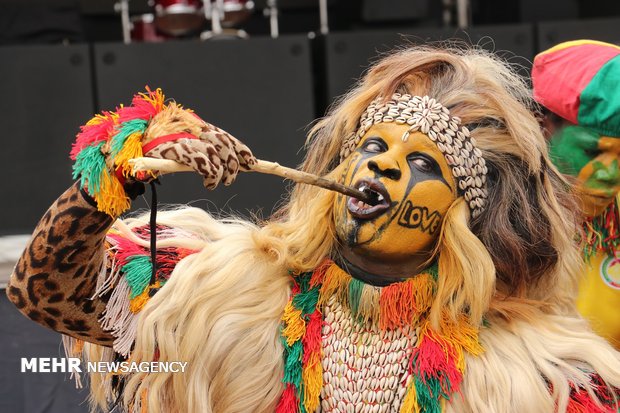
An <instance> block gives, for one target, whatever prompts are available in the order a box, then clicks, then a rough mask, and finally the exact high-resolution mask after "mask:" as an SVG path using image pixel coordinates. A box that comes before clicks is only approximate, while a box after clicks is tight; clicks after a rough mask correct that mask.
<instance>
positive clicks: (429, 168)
mask: <svg viewBox="0 0 620 413" xmlns="http://www.w3.org/2000/svg"><path fill="white" fill-rule="evenodd" d="M408 160H409V163H410V164H411V165H412V166H413V167H414V168H415V169H416V170H418V171H420V172H424V173H431V172H438V169H439V165H437V163H436V162H435V161H434V160H433V159H430V158H429V157H428V156H426V155H424V154H422V153H414V154H412V155H409V157H408Z"/></svg>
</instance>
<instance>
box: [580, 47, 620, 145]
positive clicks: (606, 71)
mask: <svg viewBox="0 0 620 413" xmlns="http://www.w3.org/2000/svg"><path fill="white" fill-rule="evenodd" d="M619 84H620V55H619V56H616V57H614V58H613V59H611V60H610V61H609V62H607V63H605V65H603V67H601V68H600V70H599V71H598V72H597V73H596V74H595V75H594V77H593V78H592V80H591V81H590V83H588V85H587V86H586V87H585V88H584V89H583V91H582V92H581V95H580V97H579V100H580V104H579V113H578V114H577V120H578V123H579V124H580V125H583V126H587V127H589V128H591V129H594V130H595V131H597V132H599V133H600V134H601V135H605V136H612V137H620V89H619V88H618V85H619Z"/></svg>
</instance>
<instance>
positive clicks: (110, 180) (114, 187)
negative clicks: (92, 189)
mask: <svg viewBox="0 0 620 413" xmlns="http://www.w3.org/2000/svg"><path fill="white" fill-rule="evenodd" d="M94 198H95V201H97V207H98V208H99V210H100V211H103V212H105V213H106V214H108V215H111V216H113V217H117V216H119V215H120V214H122V213H123V212H125V211H127V210H128V209H129V208H130V207H131V201H130V200H129V197H127V195H126V194H125V189H123V185H121V183H120V182H119V181H118V179H116V177H112V176H111V175H110V173H109V172H107V171H105V172H104V173H103V174H102V176H101V188H100V190H99V193H97V194H95V197H94Z"/></svg>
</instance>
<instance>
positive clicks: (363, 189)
mask: <svg viewBox="0 0 620 413" xmlns="http://www.w3.org/2000/svg"><path fill="white" fill-rule="evenodd" d="M366 188H368V187H367V186H366V184H362V186H360V187H359V188H358V190H359V191H361V192H364V191H365V190H366Z"/></svg>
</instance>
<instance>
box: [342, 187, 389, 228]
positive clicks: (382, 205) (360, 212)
mask: <svg viewBox="0 0 620 413" xmlns="http://www.w3.org/2000/svg"><path fill="white" fill-rule="evenodd" d="M354 187H355V188H356V189H358V190H359V191H362V192H364V193H365V194H367V195H368V196H369V198H370V200H369V201H370V203H369V204H367V203H366V202H364V201H360V200H359V199H357V198H354V197H350V198H349V200H348V201H347V209H348V210H349V212H350V213H351V215H352V216H353V217H355V218H359V219H373V218H376V217H378V216H379V215H381V214H383V213H384V212H385V211H387V210H388V209H389V208H390V202H391V199H390V195H389V194H388V192H387V189H385V186H383V184H382V183H381V182H379V181H377V180H374V179H361V180H359V181H357V182H356V183H355V185H354Z"/></svg>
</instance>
